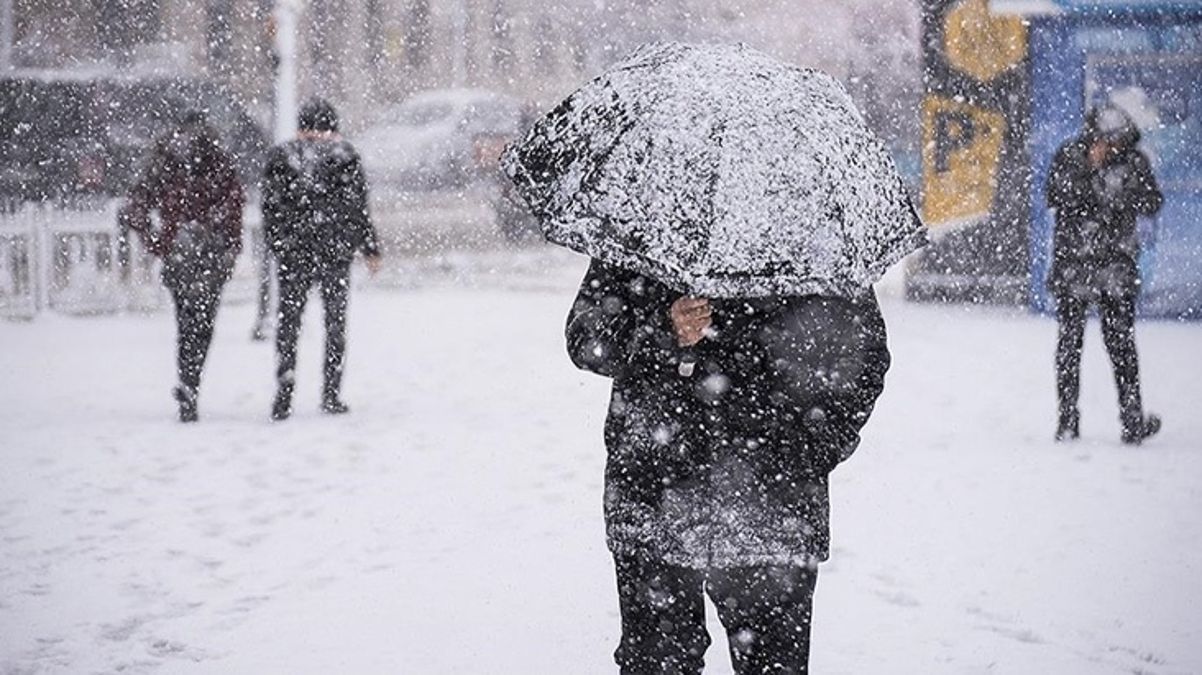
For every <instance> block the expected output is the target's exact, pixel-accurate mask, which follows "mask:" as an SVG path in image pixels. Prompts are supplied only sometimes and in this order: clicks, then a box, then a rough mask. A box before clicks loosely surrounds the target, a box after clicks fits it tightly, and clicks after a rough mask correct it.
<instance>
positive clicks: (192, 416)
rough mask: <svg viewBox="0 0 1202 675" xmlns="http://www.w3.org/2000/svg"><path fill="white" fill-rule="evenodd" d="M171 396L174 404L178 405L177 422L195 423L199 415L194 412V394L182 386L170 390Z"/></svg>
mask: <svg viewBox="0 0 1202 675" xmlns="http://www.w3.org/2000/svg"><path fill="white" fill-rule="evenodd" d="M171 394H172V396H174V397H175V401H176V403H179V421H181V422H195V421H196V420H198V419H200V414H199V412H197V410H196V392H195V391H193V390H191V389H189V388H187V387H185V386H183V385H182V384H181V385H179V386H178V387H176V388H175V389H172V390H171Z"/></svg>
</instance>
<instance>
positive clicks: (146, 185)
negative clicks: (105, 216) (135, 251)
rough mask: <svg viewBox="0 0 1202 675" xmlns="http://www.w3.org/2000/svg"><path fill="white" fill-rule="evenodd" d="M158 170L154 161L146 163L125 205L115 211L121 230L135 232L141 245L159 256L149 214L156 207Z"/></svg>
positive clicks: (159, 252)
mask: <svg viewBox="0 0 1202 675" xmlns="http://www.w3.org/2000/svg"><path fill="white" fill-rule="evenodd" d="M157 175H158V168H157V166H156V163H155V161H154V159H153V158H152V159H151V160H150V161H149V162H147V164H146V167H145V168H144V170H143V172H142V176H141V177H139V179H138V181H137V182H136V183H134V185H133V187H131V188H130V190H129V194H128V195H126V198H125V203H124V204H122V205H121V208H120V209H119V210H118V211H117V222H118V223H119V225H120V226H121V227H123V228H128V229H130V230H133V231H134V232H137V233H138V235H139V236H140V237H141V238H142V244H143V245H144V246H145V247H146V250H147V251H150V252H151V253H153V254H155V255H161V254H162V251H160V249H159V238H158V237H157V236H156V234H155V232H154V229H153V225H152V223H151V221H150V212H151V210H153V209H154V208H155V206H156V204H155V188H154V185H155V183H156V178H157Z"/></svg>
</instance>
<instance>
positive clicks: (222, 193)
mask: <svg viewBox="0 0 1202 675" xmlns="http://www.w3.org/2000/svg"><path fill="white" fill-rule="evenodd" d="M243 205H244V196H243V191H242V185H241V183H240V182H239V181H238V173H237V169H236V167H235V164H234V160H233V157H232V156H231V155H230V154H229V153H227V152H226V151H225V150H223V149H222V148H221V146H220V145H219V143H218V141H217V132H216V131H215V130H214V129H212V128H211V127H209V126H207V125H205V124H204V123H203V122H200V121H195V122H192V123H189V124H187V125H183V126H181V127H180V128H178V129H175V130H173V131H172V132H170V133H168V134H167V135H165V136H164V137H163V138H160V139H159V140H158V141H157V142H156V143H155V145H154V147H153V149H152V150H151V155H150V159H149V161H148V162H147V164H146V168H145V170H144V171H143V174H142V177H141V178H140V179H139V180H138V182H137V183H135V184H134V186H133V188H132V189H131V190H130V192H129V195H128V198H127V200H126V203H125V205H124V206H122V208H121V210H120V211H119V212H118V218H119V219H120V220H121V222H122V224H123V225H124V226H125V227H128V228H129V229H131V230H134V231H136V232H138V233H139V234H141V235H142V238H143V240H144V241H145V242H146V247H147V249H148V250H149V251H151V252H152V253H154V254H155V255H158V256H160V257H162V258H163V282H164V283H165V284H166V285H167V286H168V287H169V288H182V287H184V286H185V285H197V284H200V285H201V286H203V287H204V288H205V289H207V290H208V291H210V292H213V291H216V290H218V289H220V286H221V285H222V284H224V283H225V281H226V280H227V279H228V278H229V275H230V273H231V271H232V270H233V266H234V259H235V258H236V257H237V255H238V252H239V251H241V250H242V208H243ZM151 211H158V213H159V221H160V223H159V228H158V229H157V230H155V229H154V228H153V227H152V224H151V219H150V213H151Z"/></svg>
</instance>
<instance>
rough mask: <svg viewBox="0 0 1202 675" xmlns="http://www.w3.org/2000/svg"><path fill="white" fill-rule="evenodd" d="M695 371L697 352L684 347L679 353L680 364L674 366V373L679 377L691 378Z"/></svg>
mask: <svg viewBox="0 0 1202 675" xmlns="http://www.w3.org/2000/svg"><path fill="white" fill-rule="evenodd" d="M695 370H697V352H696V350H694V349H693V348H692V347H684V348H683V349H682V350H681V352H680V363H679V364H677V366H676V373H677V374H678V375H680V376H681V377H692V376H693V371H695Z"/></svg>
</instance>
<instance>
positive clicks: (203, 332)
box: [170, 284, 221, 394]
mask: <svg viewBox="0 0 1202 675" xmlns="http://www.w3.org/2000/svg"><path fill="white" fill-rule="evenodd" d="M170 291H171V299H172V301H173V302H174V303H175V325H176V341H175V344H176V370H177V372H178V374H179V381H180V384H181V385H183V386H184V388H186V389H187V390H188V391H190V392H192V393H193V394H194V393H196V391H197V390H198V389H200V373H201V371H203V370H204V365H205V358H206V357H207V356H208V354H209V345H210V344H211V343H212V341H213V326H214V325H215V324H216V323H217V307H218V305H220V304H221V286H220V285H213V284H206V285H204V287H203V288H196V287H193V286H183V287H173V288H170Z"/></svg>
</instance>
